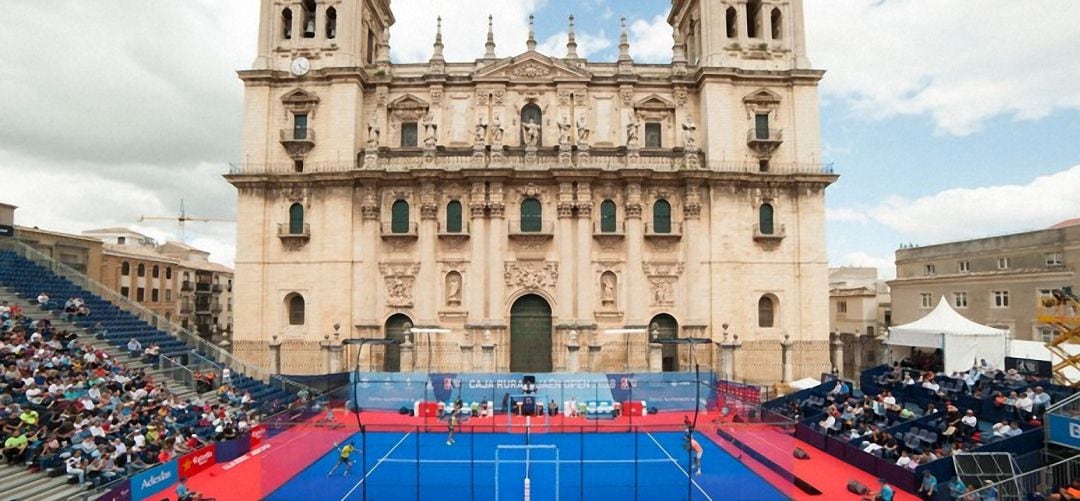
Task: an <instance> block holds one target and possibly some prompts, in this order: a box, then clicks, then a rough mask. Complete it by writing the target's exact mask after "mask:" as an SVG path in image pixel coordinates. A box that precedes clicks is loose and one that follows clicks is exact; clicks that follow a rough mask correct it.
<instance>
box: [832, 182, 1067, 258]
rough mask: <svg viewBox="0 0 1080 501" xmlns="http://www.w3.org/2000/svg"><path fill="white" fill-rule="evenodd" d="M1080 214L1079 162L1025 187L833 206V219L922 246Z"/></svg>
mask: <svg viewBox="0 0 1080 501" xmlns="http://www.w3.org/2000/svg"><path fill="white" fill-rule="evenodd" d="M1078 216H1080V165H1077V166H1075V167H1072V168H1070V169H1066V170H1064V171H1061V172H1057V173H1054V174H1050V175H1047V176H1040V177H1037V178H1035V179H1034V180H1032V181H1031V182H1030V183H1027V184H1023V185H1001V186H987V187H982V188H955V189H949V190H945V191H941V192H939V193H935V194H932V195H927V196H923V197H919V198H916V199H907V198H903V197H892V198H890V199H888V200H886V201H884V202H882V203H880V204H879V205H877V206H875V207H872V208H868V209H858V208H839V209H830V210H829V212H828V217H829V219H830V220H833V221H845V222H864V221H866V220H869V221H873V222H876V223H879V224H881V225H884V226H886V227H888V228H890V229H892V230H894V231H896V232H897V233H900V234H901V235H902V236H903V238H904V239H905V240H909V239H910V240H914V241H917V242H919V243H922V244H929V243H935V242H942V241H952V240H962V239H968V238H978V237H986V236H991V235H999V234H1004V233H1010V232H1018V231H1025V230H1035V229H1041V228H1046V227H1048V226H1051V225H1053V224H1055V223H1057V222H1060V221H1062V220H1065V219H1069V218H1074V217H1078Z"/></svg>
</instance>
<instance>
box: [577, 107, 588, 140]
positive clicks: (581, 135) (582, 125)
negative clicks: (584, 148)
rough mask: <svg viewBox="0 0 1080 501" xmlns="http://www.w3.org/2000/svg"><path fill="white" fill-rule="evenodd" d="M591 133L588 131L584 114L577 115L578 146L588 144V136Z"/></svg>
mask: <svg viewBox="0 0 1080 501" xmlns="http://www.w3.org/2000/svg"><path fill="white" fill-rule="evenodd" d="M591 133H592V131H591V130H590V129H589V124H588V121H587V120H586V119H585V114H584V113H582V114H581V115H578V119H577V142H578V145H587V144H589V134H591Z"/></svg>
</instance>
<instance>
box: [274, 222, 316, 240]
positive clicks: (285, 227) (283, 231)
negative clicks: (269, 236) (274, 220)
mask: <svg viewBox="0 0 1080 501" xmlns="http://www.w3.org/2000/svg"><path fill="white" fill-rule="evenodd" d="M278 236H279V237H281V238H311V225H310V224H308V223H304V224H303V226H302V227H301V228H300V231H299V232H296V231H293V228H292V225H291V224H290V223H278Z"/></svg>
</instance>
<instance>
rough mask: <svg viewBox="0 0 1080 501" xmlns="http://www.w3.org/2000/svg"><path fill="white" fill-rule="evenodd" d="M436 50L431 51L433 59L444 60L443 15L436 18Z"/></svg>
mask: <svg viewBox="0 0 1080 501" xmlns="http://www.w3.org/2000/svg"><path fill="white" fill-rule="evenodd" d="M434 47H435V50H434V51H433V52H432V53H431V60H432V61H444V59H443V43H442V16H439V17H437V18H435V45H434Z"/></svg>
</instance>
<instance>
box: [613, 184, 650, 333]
mask: <svg viewBox="0 0 1080 501" xmlns="http://www.w3.org/2000/svg"><path fill="white" fill-rule="evenodd" d="M641 204H642V202H641V185H640V184H638V183H634V182H632V183H629V184H627V186H626V211H625V213H626V216H625V218H626V262H627V263H628V264H627V266H626V277H625V279H626V280H627V282H626V286H624V287H620V289H621V290H625V291H639V292H637V293H633V294H630V293H628V294H626V296H627V297H626V298H620V299H624V301H623V305H624V306H623V307H622V308H621V309H622V310H623V311H625V312H626V319H625V321H624V322H625V324H626V325H646V324H647V323H648V321H649V319H647V318H645V317H644V315H645V314H646V312H647V311H648V304H647V302H646V301H647V300H648V294H647V293H646V292H645V291H648V290H650V287H649V283H648V281H647V279H646V278H645V269H644V268H643V267H642V266H640V265H639V264H640V263H641V262H642V257H641V256H642V250H641V245H642V241H643V240H644V233H645V231H644V228H643V226H642V221H641V211H642V209H641Z"/></svg>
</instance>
